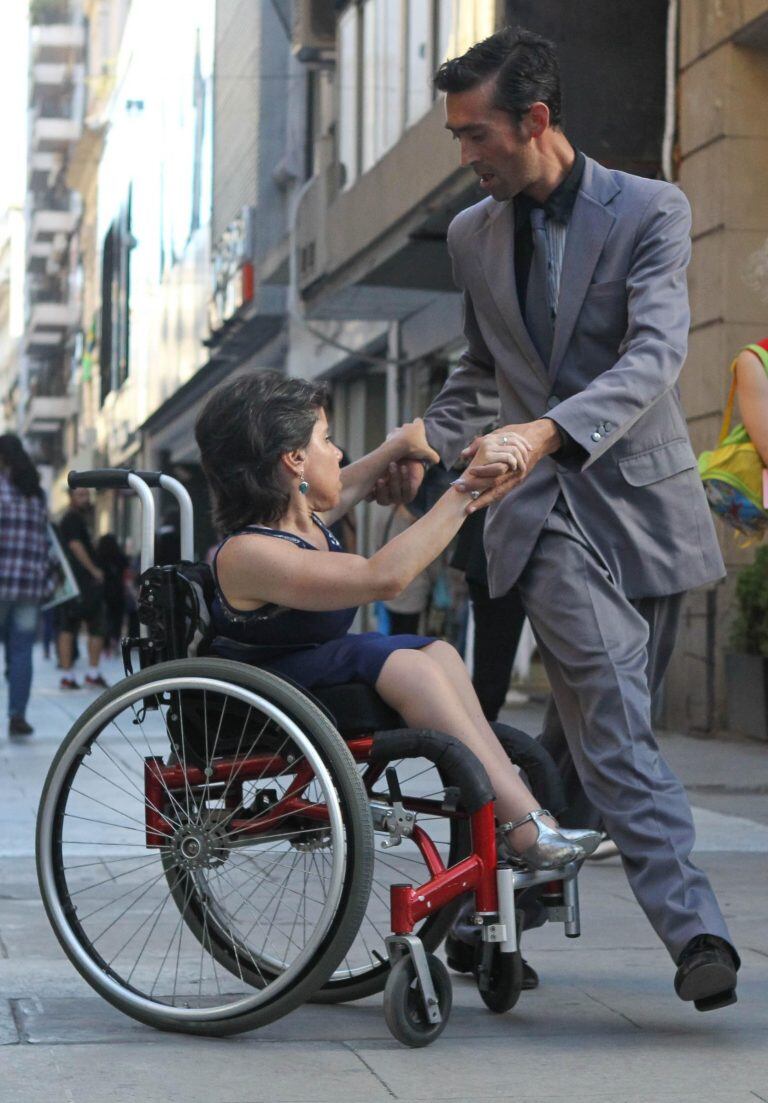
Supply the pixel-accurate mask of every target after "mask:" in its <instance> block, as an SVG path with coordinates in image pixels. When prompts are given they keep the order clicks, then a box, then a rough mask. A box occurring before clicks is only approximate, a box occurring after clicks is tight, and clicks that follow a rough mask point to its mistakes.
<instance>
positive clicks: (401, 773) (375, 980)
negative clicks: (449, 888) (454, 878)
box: [312, 759, 471, 1003]
mask: <svg viewBox="0 0 768 1103" xmlns="http://www.w3.org/2000/svg"><path fill="white" fill-rule="evenodd" d="M391 765H395V767H396V768H397V771H398V778H399V781H400V786H401V789H402V792H403V799H404V802H405V805H406V807H407V806H408V797H409V795H410V794H409V770H412V771H413V772H414V773H415V775H416V776H417V777H418V778H419V780H420V781H421V782H424V781H425V780H426V782H427V784H426V788H427V789H428V790H431V791H435V792H436V793H438V799H440V800H442V799H443V798H444V796H445V793H444V786H445V779H444V778H442V777H441V775H440V772H439V770H438V768H437V767H436V766H434V765H432V764H430V763H426V762H425V760H424V759H402V760H398V761H397V762H396V763H392V764H391ZM441 787H442V788H441ZM369 788H370V787H369ZM378 788H379V789H380V788H381V786H379V787H378ZM417 822H418V823H420V824H421V826H422V827H423V826H424V825H425V822H426V823H427V824H428V823H429V820H426V821H425V820H424V819H423V818H418V817H417ZM443 824H444V828H445V829H447V834H448V838H447V841H446V844H445V846H444V853H443V860H444V862H445V864H446V866H452V865H455V864H456V863H457V862H460V861H461V860H462V859H463V858H466V857H468V855H469V853H470V849H471V832H470V824H469V820H468V819H457V818H447V817H443ZM427 829H428V830H429V828H427ZM376 840H377V845H376V847H375V849H374V859H375V860H374V871H373V878H374V889H373V892H372V893H371V896H370V897H369V902H368V909H367V911H366V916H365V918H364V919H363V922H362V923H361V926H360V932H359V934H358V939H357V946H358V947H359V944H360V942H361V940H363V939H364V938H365V936H366V931H368V932H369V937H371V936H373V937H378V939H379V942H380V946H381V953H380V955H379V960H377V961H374V960H371V962H370V964H369V965H368V967H367V968H365V969H363V970H361V971H358V972H357V973H356V975H355V976H354V977H350V976H348V975H345V973H344V968H343V966H344V963H343V962H342V965H341V967H340V968H339V969H338V970H337V971H336V972H335V973H334V975H333V976H332V977H330V978H329V980H327V981H326V983H325V984H324V985H323V987H322V988H321V989H319V990H318V991H317V992H316V993H315V994H314V996H313V997H312V1002H313V1003H347V1002H350V1001H352V1000H360V999H364V998H365V997H366V996H373V995H376V994H378V993H379V992H381V991H383V989H384V986H385V985H386V983H387V977H388V976H389V971H390V965H389V960H388V959H387V957H386V951H385V949H384V944H383V940H384V938H385V937H386V936H387V935H388V934H390V933H391V928H390V924H389V915H388V913H387V920H386V922H383V921H381V920H379V921H378V923H377V922H375V921H374V919H373V912H374V909H375V908H376V906H377V899H378V904H380V903H381V897H382V895H383V894H384V893H385V891H386V890H387V889H388V884H389V883H393V882H394V883H398V882H406V883H413V884H414V885H416V884H419V883H420V882H424V881H427V880H429V879H430V874H429V871H428V869H427V866H426V865H425V864H422V865H421V866H419V865H417V864H415V863H414V861H413V858H412V857H406V858H405V861H406V862H407V863H409V864H408V865H407V866H404V865H403V864H402V862H401V869H406V870H407V872H405V873H398V872H395V870H394V868H393V865H392V863H396V862H397V860H398V856H399V854H400V851H401V848H400V847H396V848H393V849H391V850H382V849H381V843H382V841H383V839H382V838H381V837H379V836H376ZM409 845H410V846H411V852H412V853H413V854H418V852H417V851H416V849H415V847H413V845H412V844H408V843H407V842H403V843H402V844H401V847H402V848H403V849H407V848H408V846H409ZM377 886H378V887H377ZM464 899H465V897H463V896H462V897H460V898H458V899H456V900H453V901H451V903H450V904H447V905H446V906H445V907H444V908H441V909H440V911H438V912H436V913H435V914H434V915H430V916H428V917H427V918H426V919H424V920H423V921H422V922H421V923H420V924H418V926H417V927H416V928H415V929H414V932H413V933H414V934H415V935H417V936H418V937H419V938H420V939H421V941H422V943H423V944H424V949H425V950H427V951H428V952H434V951H435V950H437V948H438V947H439V946H440V945H441V944H442V942H443V940H444V939H445V937H446V935H447V934H448V932H449V931H450V929H451V927H452V926H453V923H454V920H455V919H456V916H457V915H458V913H459V910H460V909H461V906H462V904H463V903H464Z"/></svg>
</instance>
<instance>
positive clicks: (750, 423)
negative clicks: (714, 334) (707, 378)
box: [736, 349, 768, 466]
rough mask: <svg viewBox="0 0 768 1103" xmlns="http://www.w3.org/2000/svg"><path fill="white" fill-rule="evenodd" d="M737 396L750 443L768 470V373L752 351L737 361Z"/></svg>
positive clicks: (743, 353) (745, 351) (746, 352)
mask: <svg viewBox="0 0 768 1103" xmlns="http://www.w3.org/2000/svg"><path fill="white" fill-rule="evenodd" d="M736 393H737V395H738V396H739V409H740V410H741V417H742V420H743V422H744V426H745V428H746V430H747V432H748V433H749V437H750V440H751V441H752V443H753V444H754V446H755V448H756V449H757V451H758V452H759V453H760V458H761V459H762V461H763V463H764V464H766V466H768V373H766V370H765V368H764V367H763V365H762V363H761V362H760V360H759V359H758V357H757V356H756V355H755V353H754V352H750V351H749V349H744V351H743V352H741V353H739V356H738V358H737V360H736Z"/></svg>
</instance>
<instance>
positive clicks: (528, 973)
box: [523, 958, 539, 992]
mask: <svg viewBox="0 0 768 1103" xmlns="http://www.w3.org/2000/svg"><path fill="white" fill-rule="evenodd" d="M538 987H539V974H538V973H537V972H536V970H535V969H534V967H533V966H532V965H529V964H528V962H527V961H526V960H525V958H523V991H524V992H531V991H532V990H533V989H534V988H538Z"/></svg>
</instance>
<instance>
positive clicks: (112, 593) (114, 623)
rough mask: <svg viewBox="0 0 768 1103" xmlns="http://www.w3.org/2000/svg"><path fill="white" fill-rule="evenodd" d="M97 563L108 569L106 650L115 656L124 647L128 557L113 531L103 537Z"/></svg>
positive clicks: (105, 604) (106, 577) (105, 594)
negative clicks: (121, 641)
mask: <svg viewBox="0 0 768 1103" xmlns="http://www.w3.org/2000/svg"><path fill="white" fill-rule="evenodd" d="M96 562H97V563H98V565H99V567H100V568H101V570H102V571H103V572H104V612H105V625H104V650H105V652H106V654H107V655H111V654H112V653H113V651H114V650H115V648H116V647H119V646H120V640H121V638H122V635H123V621H124V620H125V612H126V593H125V588H126V571H127V570H128V556H127V555H126V554H125V553H124V551H123V550H122V548H121V547H120V545H119V543H118V542H117V537H116V536H114V535H113V534H112V533H111V532H110V533H107V534H106V535H105V536H101V537H100V538H99V542H98V544H97V545H96Z"/></svg>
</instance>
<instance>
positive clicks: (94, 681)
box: [85, 674, 109, 689]
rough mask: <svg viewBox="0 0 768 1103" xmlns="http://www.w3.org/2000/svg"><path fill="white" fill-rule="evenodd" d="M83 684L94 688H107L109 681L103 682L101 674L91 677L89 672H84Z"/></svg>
mask: <svg viewBox="0 0 768 1103" xmlns="http://www.w3.org/2000/svg"><path fill="white" fill-rule="evenodd" d="M85 684H86V685H87V686H94V687H95V688H96V689H109V682H105V681H104V679H103V678H102V676H101V674H97V675H96V677H95V678H92V677H91V676H90V674H86V676H85Z"/></svg>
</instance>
